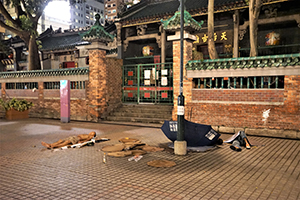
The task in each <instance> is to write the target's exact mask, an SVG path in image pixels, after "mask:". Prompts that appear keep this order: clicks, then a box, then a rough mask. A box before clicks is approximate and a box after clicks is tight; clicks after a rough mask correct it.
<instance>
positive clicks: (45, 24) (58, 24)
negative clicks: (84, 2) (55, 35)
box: [37, 13, 70, 34]
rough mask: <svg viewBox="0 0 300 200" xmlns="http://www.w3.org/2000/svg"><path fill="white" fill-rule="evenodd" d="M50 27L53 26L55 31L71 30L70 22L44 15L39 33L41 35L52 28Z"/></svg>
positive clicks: (40, 21)
mask: <svg viewBox="0 0 300 200" xmlns="http://www.w3.org/2000/svg"><path fill="white" fill-rule="evenodd" d="M50 26H52V29H53V30H58V29H62V30H66V29H69V28H70V21H66V20H63V19H59V18H56V17H51V16H47V15H45V13H44V14H43V15H42V16H41V18H40V20H39V24H38V27H37V31H38V33H39V34H41V33H43V32H44V31H45V30H47V28H50Z"/></svg>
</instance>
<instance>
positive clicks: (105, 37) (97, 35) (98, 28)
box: [81, 14, 114, 42]
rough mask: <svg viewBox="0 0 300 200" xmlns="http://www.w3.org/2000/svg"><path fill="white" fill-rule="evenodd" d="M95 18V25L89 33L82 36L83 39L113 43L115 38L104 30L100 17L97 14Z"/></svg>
mask: <svg viewBox="0 0 300 200" xmlns="http://www.w3.org/2000/svg"><path fill="white" fill-rule="evenodd" d="M95 17H96V22H95V24H94V25H93V26H92V27H91V28H90V29H89V30H88V31H87V32H85V33H83V34H81V37H82V39H83V40H85V41H93V40H97V41H101V42H112V41H113V40H114V36H113V35H111V34H109V33H108V32H107V31H106V30H104V27H103V26H102V25H101V24H100V22H99V19H100V15H99V14H96V16H95Z"/></svg>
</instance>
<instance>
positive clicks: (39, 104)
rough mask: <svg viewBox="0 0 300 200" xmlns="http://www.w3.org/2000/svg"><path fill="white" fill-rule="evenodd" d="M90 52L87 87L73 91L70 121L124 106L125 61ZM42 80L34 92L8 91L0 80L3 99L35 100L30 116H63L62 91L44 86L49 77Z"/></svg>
mask: <svg viewBox="0 0 300 200" xmlns="http://www.w3.org/2000/svg"><path fill="white" fill-rule="evenodd" d="M90 53H91V54H90V63H92V67H91V65H90V72H89V81H86V89H74V90H73V89H72V90H71V94H70V98H71V108H70V111H71V113H70V115H71V116H70V118H71V120H82V121H98V120H99V119H101V118H104V117H105V116H107V115H108V114H109V112H111V111H112V110H114V109H116V108H118V107H119V106H120V105H121V100H122V99H121V97H122V90H121V88H122V65H123V62H122V60H120V59H114V58H106V57H105V51H101V50H92V52H90ZM65 78H66V77H62V79H65ZM41 79H42V80H41V81H40V82H38V84H39V89H38V90H36V91H35V92H32V90H30V89H28V90H6V89H5V83H4V82H1V80H0V83H2V84H1V86H2V89H1V94H2V98H3V99H4V100H7V99H8V97H9V98H13V97H15V98H17V99H26V100H28V101H32V102H33V103H34V107H32V108H31V109H30V111H29V116H30V117H38V118H53V119H60V90H57V89H51V90H50V89H44V82H43V81H45V82H49V81H48V80H47V77H43V78H41ZM10 82H13V81H10ZM25 82H26V81H25ZM50 82H51V81H50ZM5 92H6V93H7V95H8V96H7V95H6V94H5ZM4 117H5V111H4V109H3V108H2V107H1V106H0V118H4Z"/></svg>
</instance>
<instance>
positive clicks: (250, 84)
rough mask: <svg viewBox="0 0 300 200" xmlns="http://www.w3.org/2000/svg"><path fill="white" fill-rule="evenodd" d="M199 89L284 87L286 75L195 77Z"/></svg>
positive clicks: (195, 83) (196, 86) (194, 83)
mask: <svg viewBox="0 0 300 200" xmlns="http://www.w3.org/2000/svg"><path fill="white" fill-rule="evenodd" d="M193 85H194V88H199V89H283V88H284V76H251V77H250V76H249V77H211V78H194V79H193Z"/></svg>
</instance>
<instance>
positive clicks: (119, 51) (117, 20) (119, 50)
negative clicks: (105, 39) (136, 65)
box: [115, 19, 123, 59]
mask: <svg viewBox="0 0 300 200" xmlns="http://www.w3.org/2000/svg"><path fill="white" fill-rule="evenodd" d="M115 25H116V28H117V48H118V56H117V58H119V59H121V58H122V56H123V55H122V52H123V49H122V40H121V38H122V36H121V34H122V31H121V30H122V25H121V23H120V22H119V19H116V21H115Z"/></svg>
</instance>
